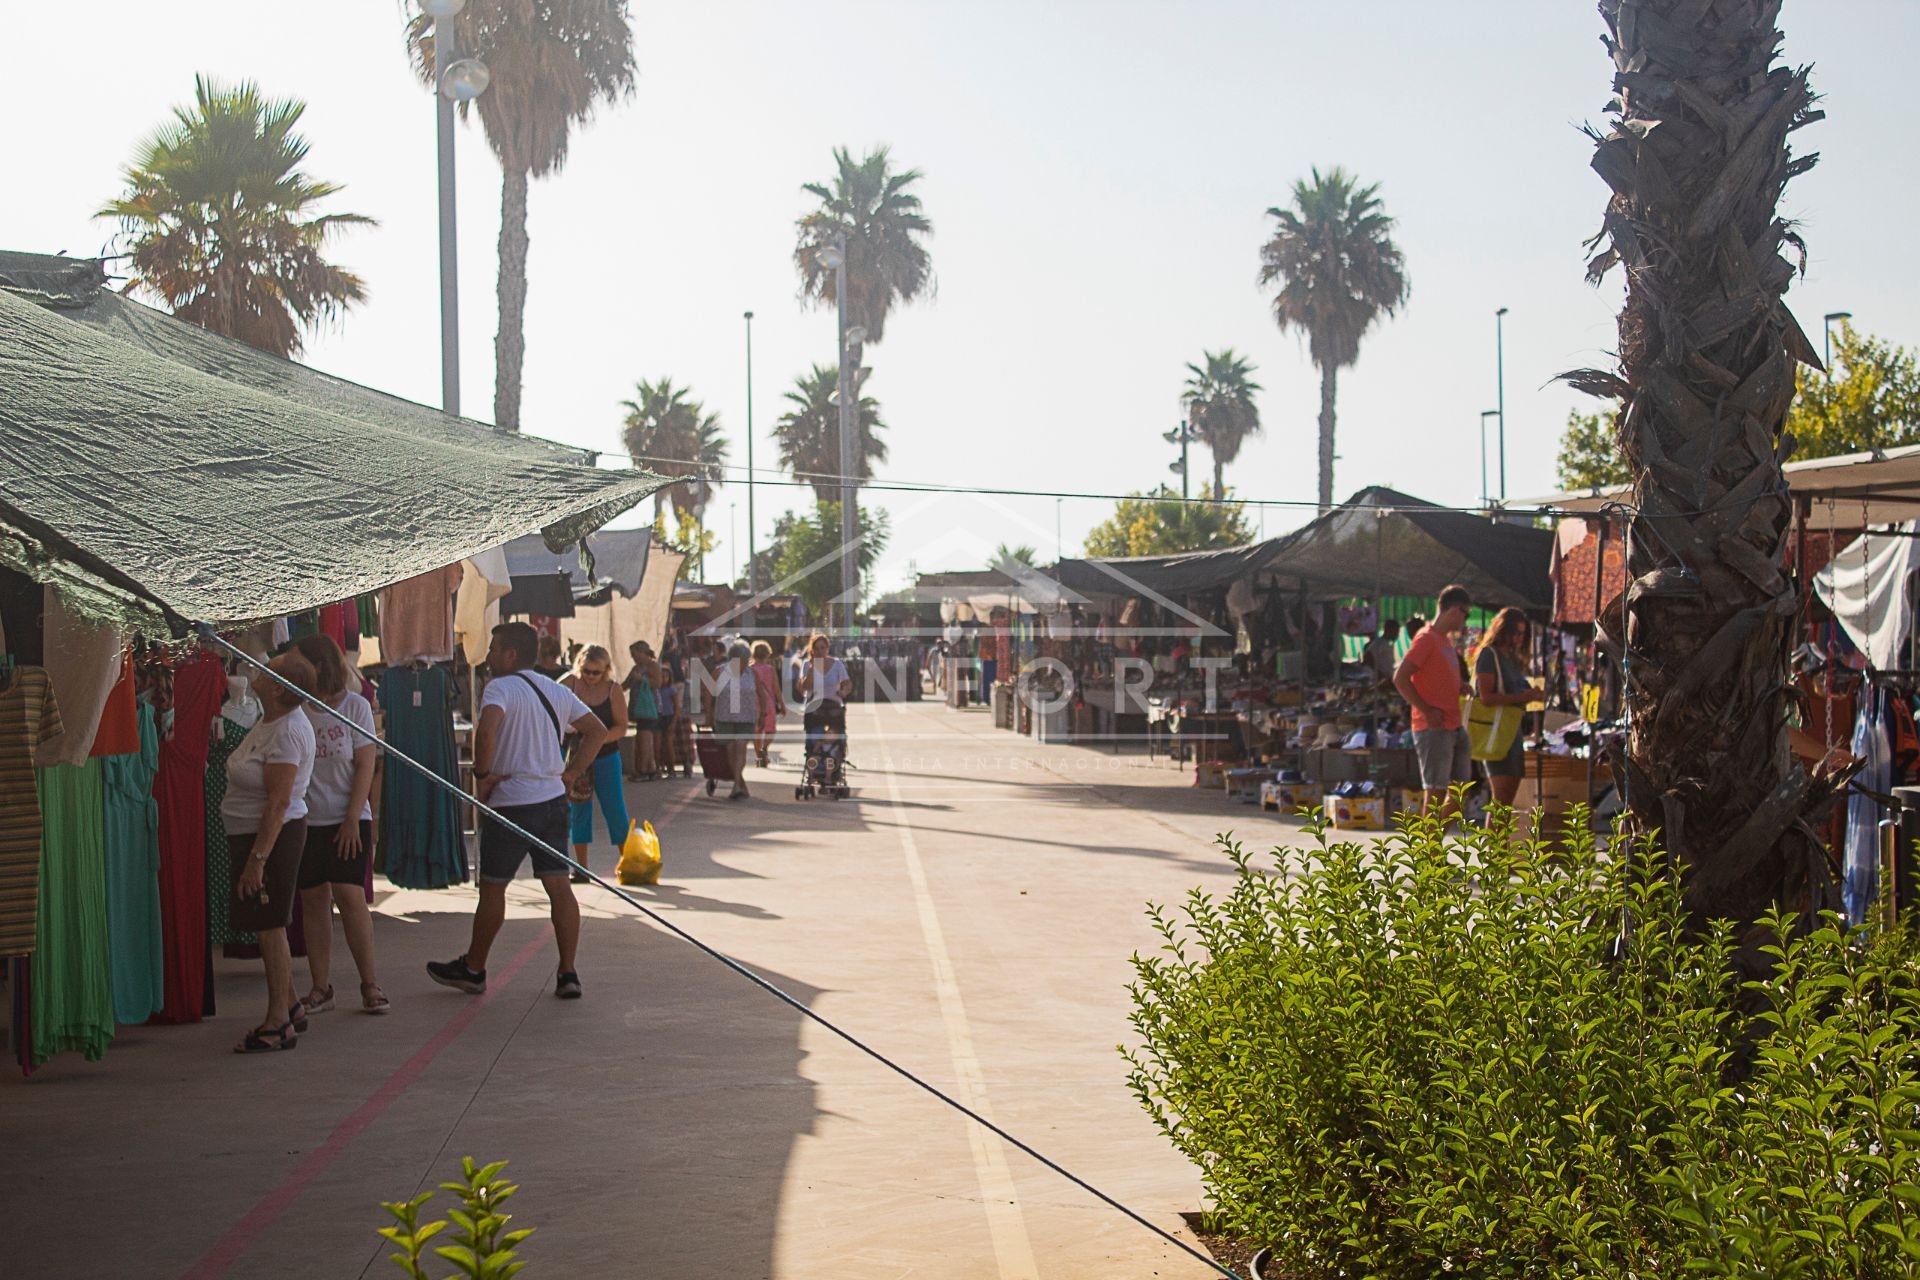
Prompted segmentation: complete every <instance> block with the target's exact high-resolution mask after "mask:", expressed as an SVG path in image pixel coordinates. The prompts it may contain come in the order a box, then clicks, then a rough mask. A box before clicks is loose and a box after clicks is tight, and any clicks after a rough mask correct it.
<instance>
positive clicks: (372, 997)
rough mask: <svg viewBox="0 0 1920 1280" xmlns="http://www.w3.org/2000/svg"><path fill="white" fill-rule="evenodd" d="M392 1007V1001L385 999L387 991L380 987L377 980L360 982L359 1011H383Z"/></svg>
mask: <svg viewBox="0 0 1920 1280" xmlns="http://www.w3.org/2000/svg"><path fill="white" fill-rule="evenodd" d="M391 1008H393V1001H391V1000H389V999H387V993H386V992H384V991H382V990H381V989H380V984H379V983H377V982H363V983H361V984H360V1012H362V1013H385V1012H387V1011H388V1010H389V1009H391Z"/></svg>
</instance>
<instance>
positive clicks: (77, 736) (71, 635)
mask: <svg viewBox="0 0 1920 1280" xmlns="http://www.w3.org/2000/svg"><path fill="white" fill-rule="evenodd" d="M44 590H45V592H46V604H45V609H44V616H45V619H46V621H45V628H46V630H45V641H46V644H45V649H46V661H45V662H44V663H42V664H41V665H42V666H44V667H45V668H46V672H47V679H49V680H51V681H52V682H53V693H54V697H56V698H58V699H59V701H60V719H61V722H62V723H63V724H64V725H65V726H66V732H64V733H62V734H61V735H60V736H59V737H58V738H56V739H53V740H52V741H49V742H44V743H42V744H41V745H40V748H39V750H38V751H36V752H35V753H34V763H35V764H39V765H42V766H45V765H50V764H81V763H84V762H85V760H86V759H87V756H88V755H89V754H91V753H92V750H93V739H94V735H95V733H96V732H97V731H98V730H99V728H100V717H101V711H102V710H103V709H104V708H105V707H106V705H107V699H108V697H109V696H110V695H111V694H112V692H113V687H114V686H115V685H116V684H118V683H119V682H120V671H121V664H120V655H121V654H122V653H124V652H125V651H126V647H127V637H126V636H125V635H124V634H123V633H121V632H119V631H116V630H114V629H113V628H111V627H100V626H95V625H94V624H93V623H91V622H88V621H86V620H85V619H83V618H81V617H79V616H77V615H76V614H74V613H72V612H71V611H69V610H68V609H67V607H66V605H65V604H64V603H63V602H62V601H61V599H60V595H59V593H58V592H56V591H55V590H54V589H53V588H52V587H46V588H44Z"/></svg>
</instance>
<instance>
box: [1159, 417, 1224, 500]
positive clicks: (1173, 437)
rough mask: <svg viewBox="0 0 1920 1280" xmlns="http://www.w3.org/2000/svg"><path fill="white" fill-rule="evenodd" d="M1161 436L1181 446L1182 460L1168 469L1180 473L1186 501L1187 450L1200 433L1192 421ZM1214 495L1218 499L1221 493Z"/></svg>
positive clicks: (1183, 497)
mask: <svg viewBox="0 0 1920 1280" xmlns="http://www.w3.org/2000/svg"><path fill="white" fill-rule="evenodd" d="M1160 438H1161V439H1162V440H1165V441H1166V442H1167V443H1169V444H1177V445H1179V446H1180V461H1178V462H1176V463H1173V464H1172V465H1171V466H1169V467H1168V468H1167V470H1169V471H1178V472H1179V473H1180V501H1182V502H1185V501H1187V498H1188V493H1187V462H1188V456H1187V450H1188V447H1189V446H1190V445H1192V444H1193V442H1194V441H1195V440H1198V439H1199V438H1200V433H1199V432H1198V431H1196V430H1194V426H1193V424H1192V423H1191V422H1183V423H1181V424H1180V425H1179V426H1177V427H1175V428H1174V429H1173V430H1171V431H1168V432H1165V433H1163V434H1162V435H1161V437H1160ZM1213 496H1214V498H1215V500H1218V499H1219V497H1220V495H1219V494H1217V493H1216V494H1214V495H1213Z"/></svg>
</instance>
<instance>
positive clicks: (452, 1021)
mask: <svg viewBox="0 0 1920 1280" xmlns="http://www.w3.org/2000/svg"><path fill="white" fill-rule="evenodd" d="M550 941H551V937H550V935H549V934H548V933H547V932H546V931H545V930H542V931H541V932H540V933H539V934H537V935H536V936H535V937H534V938H533V939H532V940H531V941H530V942H528V943H527V945H526V946H524V947H522V948H521V949H520V952H519V954H518V955H516V956H514V958H513V959H512V961H510V962H509V963H508V964H507V966H506V969H505V970H504V971H502V972H498V973H496V974H493V975H490V976H489V977H488V979H487V993H486V994H485V995H483V996H479V997H476V998H473V999H470V1000H468V1001H466V1002H465V1005H464V1007H463V1008H462V1009H461V1010H460V1012H458V1013H456V1014H454V1015H453V1016H452V1017H451V1018H448V1019H447V1024H446V1025H445V1026H444V1027H441V1028H440V1031H439V1033H438V1034H436V1035H435V1036H434V1037H433V1039H431V1040H429V1041H427V1042H426V1043H425V1044H424V1045H422V1046H420V1048H419V1049H418V1050H417V1051H416V1052H415V1053H414V1055H413V1056H412V1057H411V1058H408V1059H407V1060H406V1061H405V1062H403V1063H401V1064H400V1066H399V1067H398V1068H397V1069H396V1070H395V1071H394V1073H393V1074H392V1075H390V1076H388V1077H387V1078H386V1081H385V1083H383V1084H382V1085H381V1086H380V1087H379V1088H378V1089H376V1090H375V1091H374V1094H373V1096H372V1097H371V1098H368V1099H367V1100H366V1101H365V1102H363V1103H361V1104H360V1108H359V1110H357V1111H355V1112H354V1113H353V1114H352V1115H350V1116H348V1117H347V1118H346V1119H345V1120H342V1121H341V1122H340V1123H339V1125H338V1126H336V1127H335V1129H334V1131H333V1132H332V1133H330V1134H328V1135H327V1140H326V1141H325V1142H323V1143H321V1144H320V1145H319V1146H318V1147H316V1148H314V1150H313V1152H312V1153H311V1154H309V1155H308V1156H307V1158H306V1159H305V1160H303V1161H301V1162H300V1164H299V1165H298V1166H297V1167H295V1169H294V1171H293V1172H292V1173H290V1174H288V1175H287V1176H286V1178H285V1180H283V1181H282V1182H281V1183H280V1185H279V1186H277V1187H275V1188H274V1189H273V1190H272V1191H270V1192H268V1193H267V1194H266V1195H265V1196H264V1197H262V1198H261V1200H260V1202H259V1203H258V1204H256V1205H254V1206H253V1208H251V1209H249V1210H248V1211H247V1214H246V1216H245V1217H243V1218H241V1219H240V1221H238V1222H236V1223H234V1224H233V1226H232V1227H231V1228H230V1229H229V1230H228V1231H227V1234H226V1235H224V1236H221V1237H220V1239H219V1241H218V1242H216V1243H215V1244H214V1246H213V1248H211V1249H209V1250H207V1252H206V1253H205V1254H204V1255H203V1256H202V1257H201V1259H200V1261H198V1262H196V1263H194V1264H193V1265H192V1266H191V1267H189V1268H188V1269H187V1270H186V1271H184V1272H182V1273H181V1280H214V1278H215V1277H217V1276H220V1275H223V1274H224V1273H225V1272H226V1269H227V1268H228V1267H230V1266H232V1265H233V1263H234V1261H235V1260H236V1259H238V1258H239V1257H240V1255H241V1254H242V1253H245V1252H246V1250H247V1248H248V1246H249V1245H251V1244H252V1243H253V1242H254V1241H255V1240H257V1239H259V1237H260V1235H261V1234H262V1233H263V1232H265V1231H266V1229H267V1228H268V1227H270V1226H272V1225H273V1224H274V1222H275V1221H276V1220H277V1219H278V1218H279V1217H280V1215H281V1214H283V1213H285V1212H286V1211H287V1210H288V1209H289V1208H291V1207H292V1206H293V1202H294V1201H295V1200H297V1199H299V1197H300V1193H301V1192H302V1191H305V1190H306V1189H307V1184H308V1183H310V1182H312V1181H313V1180H314V1179H315V1178H317V1177H319V1176H320V1175H321V1174H322V1173H323V1172H325V1171H326V1168H327V1166H329V1165H331V1164H332V1163H333V1162H334V1161H335V1160H337V1159H339V1158H340V1153H341V1152H343V1151H345V1150H346V1149H347V1144H348V1143H349V1142H352V1141H353V1140H354V1139H355V1138H356V1137H358V1136H359V1135H360V1134H361V1133H362V1132H364V1131H365V1130H366V1129H367V1127H368V1126H369V1125H371V1124H372V1123H373V1122H374V1121H375V1120H378V1119H379V1118H380V1116H381V1113H383V1112H384V1111H386V1109H387V1108H388V1107H390V1106H392V1105H393V1103H394V1101H395V1100H396V1099H398V1098H399V1096H400V1095H401V1094H403V1093H405V1092H406V1091H407V1088H408V1086H410V1085H411V1084H413V1082H414V1081H415V1080H418V1079H419V1078H420V1076H421V1075H422V1073H424V1072H425V1071H426V1069H427V1067H428V1066H429V1065H430V1064H431V1063H432V1062H433V1060H434V1059H435V1058H437V1057H439V1056H440V1053H441V1051H442V1050H443V1049H445V1048H446V1047H447V1046H448V1045H450V1044H452V1043H453V1042H454V1040H455V1039H457V1038H458V1037H459V1035H460V1033H461V1032H463V1031H465V1030H466V1029H467V1028H468V1027H469V1026H471V1025H473V1020H474V1019H475V1018H477V1017H479V1016H480V1010H481V1009H482V1008H484V1007H485V1006H486V1003H487V1001H489V1000H491V999H492V998H493V997H494V995H495V993H497V992H498V991H499V990H500V988H502V987H504V986H506V985H507V984H508V983H509V982H512V981H513V979H514V976H515V975H516V974H518V973H519V972H520V971H521V970H522V969H524V968H526V967H527V964H528V962H529V961H531V960H532V959H533V957H534V956H535V955H536V954H537V953H538V952H539V951H540V950H541V949H542V948H543V947H546V946H548V945H550Z"/></svg>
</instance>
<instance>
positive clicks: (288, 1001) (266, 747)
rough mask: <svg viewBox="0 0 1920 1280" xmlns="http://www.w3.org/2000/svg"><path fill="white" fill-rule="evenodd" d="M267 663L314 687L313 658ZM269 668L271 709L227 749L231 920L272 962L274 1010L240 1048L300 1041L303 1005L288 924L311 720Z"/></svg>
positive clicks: (266, 685) (263, 697) (304, 688)
mask: <svg viewBox="0 0 1920 1280" xmlns="http://www.w3.org/2000/svg"><path fill="white" fill-rule="evenodd" d="M268 666H269V669H270V670H271V671H272V672H273V673H274V675H278V676H279V677H280V680H285V681H286V682H287V684H290V685H292V686H293V687H294V689H298V690H299V691H300V693H304V694H309V695H310V694H312V693H313V691H314V671H313V664H312V663H310V662H308V661H307V660H306V659H305V658H304V657H302V656H301V655H300V654H299V653H298V652H290V653H283V654H281V655H280V656H279V657H277V658H275V659H274V660H273V661H272V662H271V663H269V664H268ZM280 680H276V679H274V678H273V675H268V674H267V673H266V672H261V673H260V674H259V675H257V676H255V677H254V679H253V691H254V693H255V694H257V695H258V696H259V698H260V705H261V707H262V708H263V709H264V713H263V714H262V715H261V717H260V719H259V720H258V721H256V722H255V723H254V726H253V728H251V729H249V730H247V736H246V737H245V738H243V739H241V742H240V745H239V746H237V747H235V748H234V749H233V754H232V755H230V756H228V757H227V794H226V798H225V799H224V800H222V801H221V802H220V818H221V821H222V822H223V823H224V824H225V826H226V831H227V845H228V847H229V848H230V849H232V850H233V853H234V855H235V858H234V879H233V897H234V903H233V910H232V914H231V917H230V919H231V921H232V924H233V927H234V928H236V929H242V930H245V931H247V932H249V933H253V934H257V935H258V936H259V941H260V959H261V962H262V964H263V965H264V967H265V969H266V978H267V1014H266V1017H264V1018H262V1019H261V1020H260V1024H259V1025H258V1026H257V1027H255V1028H254V1029H253V1030H251V1031H249V1032H247V1034H246V1036H245V1037H244V1038H242V1039H241V1041H240V1043H239V1044H237V1045H235V1046H234V1047H233V1051H234V1052H235V1053H272V1052H273V1051H275V1050H277V1049H291V1048H294V1047H295V1046H296V1045H298V1044H299V1040H298V1038H297V1036H298V1033H299V1032H300V1031H302V1030H304V1029H305V1026H306V1021H307V1018H306V1014H305V1013H304V1012H302V1011H301V1007H300V1005H299V1004H298V1003H297V1002H296V1001H295V1000H294V998H293V957H292V955H291V953H290V952H289V951H288V949H287V926H288V925H289V924H291V923H292V922H293V908H294V903H295V902H297V901H298V900H299V885H300V860H301V856H302V854H303V853H304V852H305V850H306V843H307V785H308V783H309V782H310V781H311V779H312V777H313V759H314V741H313V725H312V724H311V723H310V722H309V721H308V720H307V718H306V716H304V715H302V714H301V713H300V706H301V700H300V698H299V696H298V695H297V694H295V693H294V692H293V691H292V690H290V689H288V688H286V687H285V686H284V685H282V684H281V683H280Z"/></svg>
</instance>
